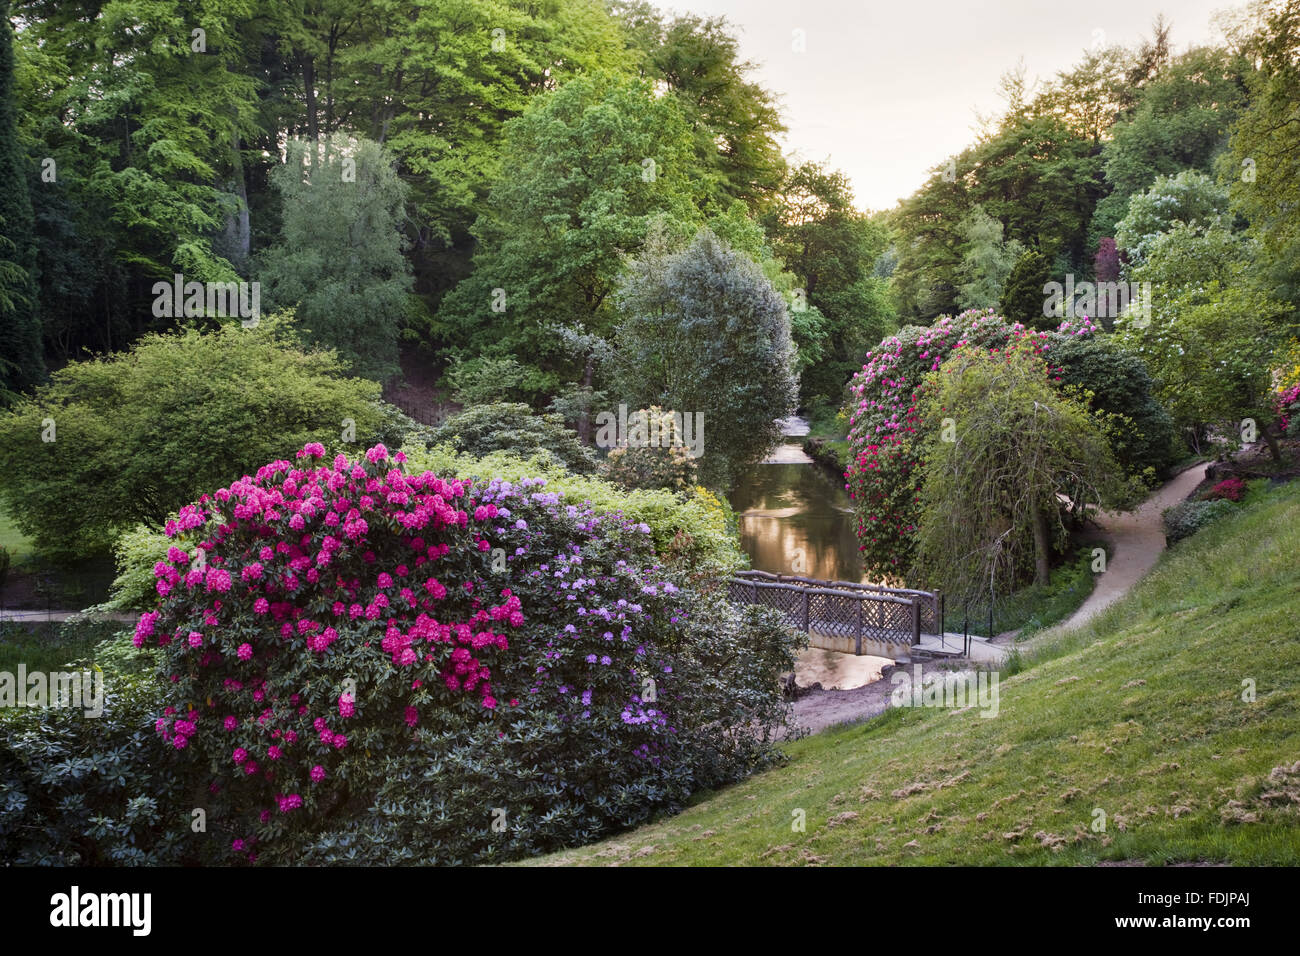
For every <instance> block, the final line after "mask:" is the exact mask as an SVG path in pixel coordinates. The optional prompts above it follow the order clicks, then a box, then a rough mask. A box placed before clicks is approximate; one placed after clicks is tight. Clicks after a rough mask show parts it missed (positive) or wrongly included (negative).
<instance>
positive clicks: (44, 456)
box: [0, 318, 384, 557]
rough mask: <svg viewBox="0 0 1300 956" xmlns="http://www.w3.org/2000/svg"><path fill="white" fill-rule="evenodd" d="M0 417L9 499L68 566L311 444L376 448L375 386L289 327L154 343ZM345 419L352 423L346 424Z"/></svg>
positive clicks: (27, 528) (76, 373)
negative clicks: (303, 342)
mask: <svg viewBox="0 0 1300 956" xmlns="http://www.w3.org/2000/svg"><path fill="white" fill-rule="evenodd" d="M51 379H52V380H51V382H50V384H49V385H47V386H44V387H42V388H39V389H37V391H36V393H35V394H34V395H33V396H32V397H30V398H28V399H24V400H23V401H21V402H19V403H18V404H17V405H15V406H14V407H13V408H12V409H11V410H10V411H7V412H4V413H0V492H2V493H3V497H4V498H5V501H6V503H7V506H8V508H9V510H10V512H11V514H12V515H13V518H14V523H15V524H16V525H17V526H18V527H19V529H20V530H22V531H23V532H24V533H25V534H27V535H29V536H31V537H33V538H34V539H35V541H36V546H37V547H38V548H40V549H42V550H43V551H45V552H47V553H49V554H51V555H54V556H59V557H71V556H76V555H80V554H86V553H88V552H92V551H98V550H102V549H104V548H106V547H107V546H108V545H109V544H110V543H111V541H112V539H113V537H114V535H115V534H116V532H118V531H119V530H120V529H122V528H124V527H130V526H131V525H133V524H135V523H137V522H144V523H146V524H155V525H156V524H157V523H158V522H160V521H161V520H162V519H163V518H164V517H165V516H166V515H167V513H168V512H170V511H174V510H176V509H177V508H179V507H181V505H183V504H185V503H186V502H187V501H190V500H192V499H193V498H194V497H196V496H197V495H199V494H200V493H202V492H203V491H205V490H206V489H208V488H213V487H217V486H219V485H221V484H225V483H227V482H230V481H232V480H234V479H236V478H238V477H239V476H240V475H242V474H244V473H245V472H247V471H249V470H251V469H253V468H256V467H258V466H259V465H260V464H262V463H263V462H266V461H267V460H269V459H272V458H277V457H279V456H282V455H284V454H287V453H288V451H289V450H291V449H294V448H299V447H301V446H302V445H303V443H305V442H308V441H320V442H330V443H339V442H341V440H342V438H344V437H345V435H344V429H345V428H347V427H348V423H349V422H350V423H351V426H352V428H353V429H354V431H355V435H354V436H351V435H349V436H348V437H354V438H355V439H356V440H361V441H371V440H373V438H374V436H375V434H376V433H377V432H378V431H379V430H380V426H381V424H382V422H383V421H384V413H383V411H382V409H381V408H380V405H379V386H378V385H376V384H374V383H372V382H366V381H363V380H360V379H347V378H344V377H343V376H342V373H341V371H340V366H339V362H338V359H337V357H336V356H335V355H334V354H333V353H330V352H307V351H303V350H302V348H301V347H299V346H298V345H297V344H295V340H294V339H293V338H291V337H290V335H289V333H288V332H287V330H286V329H285V327H284V325H283V323H282V322H280V321H278V320H276V319H274V318H266V319H263V320H262V322H261V324H260V325H258V326H257V327H256V328H247V329H246V328H243V327H241V326H240V325H238V324H234V325H230V326H227V327H224V328H222V329H220V330H218V331H216V332H199V331H196V330H189V331H185V332H181V333H178V334H173V335H148V336H145V337H144V338H143V339H141V340H140V341H139V342H138V343H137V344H136V345H135V346H134V347H133V348H132V349H131V351H129V352H125V353H122V354H119V355H114V356H112V357H111V358H107V359H96V360H93V361H87V362H73V363H71V364H69V365H68V366H66V367H65V368H63V369H60V370H59V371H57V372H55V373H54V374H53V376H52V377H51ZM345 420H346V421H345Z"/></svg>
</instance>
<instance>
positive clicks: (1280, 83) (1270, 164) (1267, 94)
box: [1224, 0, 1300, 305]
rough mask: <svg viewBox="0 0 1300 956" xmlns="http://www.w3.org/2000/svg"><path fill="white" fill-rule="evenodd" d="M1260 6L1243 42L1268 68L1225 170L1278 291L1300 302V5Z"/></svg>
mask: <svg viewBox="0 0 1300 956" xmlns="http://www.w3.org/2000/svg"><path fill="white" fill-rule="evenodd" d="M1256 9H1257V10H1258V11H1259V14H1260V16H1259V18H1258V20H1257V21H1256V22H1254V23H1253V24H1252V25H1251V30H1250V33H1249V34H1248V35H1247V36H1245V37H1244V38H1242V39H1241V44H1242V47H1243V53H1244V54H1245V55H1247V56H1249V57H1252V58H1255V59H1257V61H1258V62H1259V64H1260V70H1259V71H1258V72H1257V73H1255V74H1252V75H1251V77H1250V79H1249V83H1250V88H1251V100H1250V107H1249V108H1248V109H1247V110H1245V111H1244V113H1243V114H1242V116H1241V120H1240V122H1238V123H1237V126H1236V128H1235V129H1234V130H1233V132H1232V144H1231V150H1230V152H1229V154H1228V159H1227V162H1226V163H1225V167H1226V168H1225V170H1224V172H1225V174H1226V177H1227V179H1228V180H1229V181H1230V182H1231V184H1232V185H1231V188H1232V197H1233V203H1234V206H1235V207H1236V208H1237V209H1238V210H1240V211H1241V213H1242V214H1243V215H1244V216H1245V217H1246V219H1247V220H1248V221H1249V223H1250V232H1251V234H1252V235H1253V236H1254V237H1255V238H1256V239H1257V240H1258V243H1259V245H1258V251H1259V254H1260V256H1261V259H1260V263H1259V264H1260V267H1261V269H1262V271H1263V274H1264V275H1266V276H1267V278H1268V281H1269V282H1270V283H1271V285H1272V289H1273V294H1274V295H1276V296H1277V297H1279V298H1281V299H1283V300H1286V301H1289V302H1291V303H1292V304H1293V305H1300V123H1297V121H1296V115H1297V113H1296V110H1297V109H1298V108H1300V93H1297V91H1298V90H1300V2H1297V0H1274V2H1271V3H1268V4H1263V5H1261V6H1259V7H1258V8H1256Z"/></svg>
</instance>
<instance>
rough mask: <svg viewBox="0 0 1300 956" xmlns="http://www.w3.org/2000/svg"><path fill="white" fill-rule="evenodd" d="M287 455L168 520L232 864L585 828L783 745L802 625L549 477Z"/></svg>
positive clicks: (204, 776)
mask: <svg viewBox="0 0 1300 956" xmlns="http://www.w3.org/2000/svg"><path fill="white" fill-rule="evenodd" d="M323 454H324V449H323V448H321V446H319V445H308V446H307V447H306V448H304V449H303V451H302V452H300V453H299V456H298V457H299V462H298V463H297V464H296V465H294V464H291V463H289V462H287V461H279V462H273V463H271V464H269V465H267V466H265V467H263V468H261V469H259V471H258V473H257V475H256V476H253V477H245V478H244V479H243V480H241V481H238V482H235V483H234V484H232V485H231V486H230V487H229V488H225V489H221V490H220V491H218V492H216V493H215V494H213V495H211V496H204V497H203V498H202V499H200V500H199V501H198V502H197V503H196V504H194V505H191V506H188V507H187V508H184V509H182V510H181V512H180V513H179V515H178V516H177V518H176V519H175V520H173V521H172V522H169V523H168V526H167V531H168V534H169V535H172V536H173V539H174V541H175V544H174V545H173V547H172V549H171V551H169V553H168V557H167V560H165V561H161V562H159V563H158V565H157V566H156V567H155V569H154V570H155V575H156V577H157V586H156V589H157V591H158V594H159V596H160V602H159V605H158V607H157V608H156V610H153V611H150V612H148V613H146V614H145V615H144V616H143V617H142V618H141V620H140V623H139V625H138V626H137V629H136V638H135V640H136V643H137V645H138V646H139V645H144V644H149V645H157V646H159V647H161V649H162V654H163V660H164V663H163V665H162V677H163V680H164V681H165V687H166V688H167V689H168V702H167V704H166V706H165V708H164V710H163V712H162V713H161V714H160V715H159V716H158V718H157V722H156V725H155V729H156V733H157V735H158V740H159V742H160V743H161V744H162V745H163V746H165V747H167V748H169V750H170V751H173V752H175V753H176V754H178V755H179V756H180V757H181V759H182V760H183V761H185V763H186V766H188V767H189V771H190V774H191V783H192V784H193V786H194V787H195V788H196V789H199V790H200V791H201V792H203V793H205V794H206V796H205V797H204V801H205V803H204V805H205V806H206V809H207V815H208V821H209V829H211V830H213V831H215V832H218V833H220V834H221V837H222V840H221V846H220V848H219V852H217V854H216V855H217V856H218V857H219V858H224V859H225V860H227V861H229V862H255V861H263V862H334V863H348V862H354V863H395V862H421V863H428V862H451V863H457V862H473V861H483V860H490V859H498V858H500V859H504V858H510V857H517V856H520V855H525V854H529V853H536V852H540V851H543V850H546V849H551V848H555V847H560V846H565V845H571V844H574V843H579V842H585V841H588V840H591V839H594V838H595V837H597V836H599V835H602V834H604V833H608V832H611V831H613V830H616V829H619V828H622V827H626V826H630V825H633V824H636V823H639V822H641V821H643V820H645V819H648V818H649V817H650V816H651V815H652V814H654V813H657V812H660V811H662V810H664V809H671V808H675V807H678V806H680V805H682V803H683V802H684V801H685V800H686V799H687V798H688V797H689V796H690V795H691V794H692V793H694V792H695V791H697V790H698V789H700V788H703V787H711V786H717V785H720V784H723V783H727V782H730V781H733V780H736V779H739V778H740V777H742V776H744V775H745V774H747V773H749V772H752V771H753V770H754V769H755V768H757V767H761V766H764V765H766V764H767V763H769V762H770V761H772V760H773V759H775V751H774V749H773V747H772V735H773V733H774V731H775V730H776V729H777V727H778V726H779V725H780V724H781V723H782V722H783V721H784V719H785V717H786V706H785V705H784V704H783V703H782V701H781V697H780V692H779V687H778V678H779V675H780V673H781V672H782V671H784V670H788V669H790V668H791V667H792V665H793V653H794V646H793V642H794V640H795V638H794V637H793V636H792V635H790V634H789V632H787V631H786V630H785V629H784V628H782V627H781V626H780V624H779V622H778V621H777V620H776V619H775V618H774V617H773V616H771V615H770V614H765V613H762V612H759V611H757V609H750V610H746V611H744V612H741V611H738V610H736V609H734V608H732V607H730V606H729V605H727V604H726V602H725V601H723V600H722V599H721V598H720V597H719V596H718V595H717V594H716V592H710V593H703V592H700V591H697V590H695V589H693V588H687V587H685V586H684V582H682V581H681V580H674V576H673V575H672V574H670V573H668V572H667V571H666V570H665V569H664V568H663V567H662V566H661V565H660V564H659V562H658V559H657V556H656V554H655V549H654V544H653V541H652V538H651V535H650V533H649V528H648V527H647V526H645V525H644V524H635V523H633V522H631V521H630V520H628V519H626V518H625V517H624V516H623V515H622V514H619V513H617V512H614V513H603V514H601V513H597V512H595V511H594V510H592V509H591V508H589V507H581V506H577V505H573V504H567V503H564V502H562V501H561V499H560V497H559V496H558V495H556V494H553V493H548V492H547V491H546V490H545V482H544V480H542V479H536V480H524V481H521V482H519V483H517V484H511V483H509V482H500V481H489V482H486V483H485V482H478V481H474V480H470V479H448V478H442V477H438V476H435V475H433V474H432V473H430V472H424V473H421V474H409V473H407V472H405V471H404V470H403V468H402V467H401V466H402V463H403V459H402V456H401V455H400V454H398V455H397V456H395V457H393V458H390V457H389V455H388V453H387V451H386V449H384V447H383V446H382V445H380V446H376V447H375V448H372V449H371V450H370V451H369V452H367V453H366V455H365V458H364V459H363V460H359V461H356V462H353V461H349V460H348V459H347V458H345V457H344V456H342V455H340V456H338V457H337V458H335V459H334V461H333V462H332V463H328V462H324V461H321V460H320V459H321V458H322V457H323Z"/></svg>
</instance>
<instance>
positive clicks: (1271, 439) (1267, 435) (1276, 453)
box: [1259, 423, 1282, 464]
mask: <svg viewBox="0 0 1300 956" xmlns="http://www.w3.org/2000/svg"><path fill="white" fill-rule="evenodd" d="M1259 432H1260V434H1261V435H1263V436H1264V441H1265V442H1267V443H1268V453H1269V454H1270V455H1272V456H1273V460H1274V461H1275V462H1278V463H1279V464H1280V463H1281V461H1282V449H1280V448H1279V447H1278V446H1277V436H1276V435H1274V434H1273V426H1271V425H1269V424H1267V423H1266V424H1264V425H1262V426H1261V427H1260V429H1259Z"/></svg>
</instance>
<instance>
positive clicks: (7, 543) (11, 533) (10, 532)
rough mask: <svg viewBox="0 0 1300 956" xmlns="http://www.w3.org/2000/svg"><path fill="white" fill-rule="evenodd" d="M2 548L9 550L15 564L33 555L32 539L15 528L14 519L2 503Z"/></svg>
mask: <svg viewBox="0 0 1300 956" xmlns="http://www.w3.org/2000/svg"><path fill="white" fill-rule="evenodd" d="M0 548H8V549H9V557H10V559H11V560H12V561H13V563H14V564H17V563H18V562H19V561H23V560H25V559H26V558H28V557H29V556H30V555H31V553H32V539H31V538H28V537H27V536H25V535H24V534H23V533H22V532H21V531H19V530H18V529H17V527H15V526H14V521H13V518H11V517H9V512H8V511H7V510H6V508H5V506H4V502H3V501H0Z"/></svg>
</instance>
